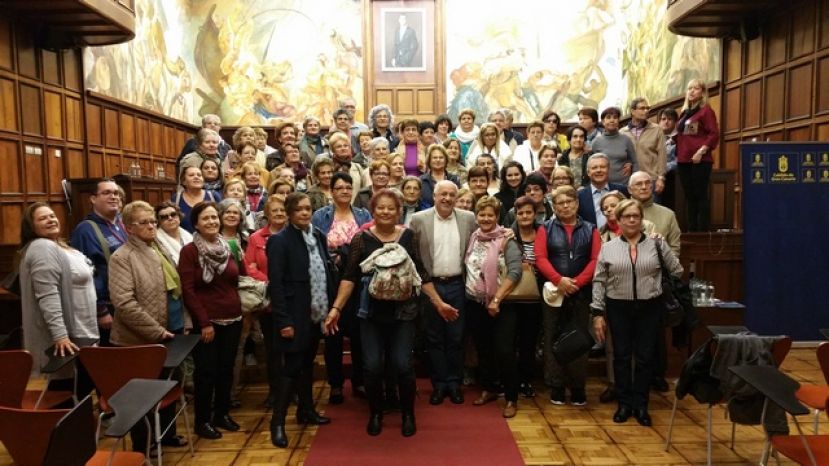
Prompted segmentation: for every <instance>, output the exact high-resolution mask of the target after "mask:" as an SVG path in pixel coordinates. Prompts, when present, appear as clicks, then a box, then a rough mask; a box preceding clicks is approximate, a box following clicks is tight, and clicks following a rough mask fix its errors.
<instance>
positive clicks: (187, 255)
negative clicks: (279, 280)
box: [178, 202, 245, 439]
mask: <svg viewBox="0 0 829 466" xmlns="http://www.w3.org/2000/svg"><path fill="white" fill-rule="evenodd" d="M190 215H191V222H192V223H193V225H194V226H195V230H196V232H195V233H194V234H193V242H192V243H190V244H188V245H186V246H184V247H183V248H182V249H181V256H180V258H179V264H178V273H179V276H180V277H181V287H182V292H183V295H184V305H185V306H186V307H187V310H188V311H190V315H191V316H192V318H193V329H194V331H199V332H201V337H202V338H201V341H200V342H199V344H198V345H197V346H196V349H195V350H194V351H193V359H194V362H195V366H196V370H195V373H194V376H193V383H194V385H195V403H194V404H195V414H196V434H198V435H199V436H200V437H202V438H206V439H218V438H221V437H222V434H221V432H219V431H218V430H216V428H217V427H218V428H220V429H224V430H229V431H238V430H239V428H240V427H239V424H237V423H236V422H235V421H234V420H233V418H231V417H230V415H229V410H230V389H231V384H232V383H233V364H234V359H235V357H236V348H237V347H238V345H239V335H240V333H241V330H242V303H241V301H240V300H239V293H238V291H237V288H238V286H239V275H244V274H245V267H244V263H241V264H237V262H236V261H235V260H231V258H232V256H231V254H230V248H229V247H228V245H227V241H225V240H224V239H222V236H221V234H220V232H221V219H220V217H219V209H218V208H217V207H216V204H215V203H213V202H200V203H198V204H196V205H195V206H194V207H193V211H192V212H191V213H190Z"/></svg>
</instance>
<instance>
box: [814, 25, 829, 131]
mask: <svg viewBox="0 0 829 466" xmlns="http://www.w3.org/2000/svg"><path fill="white" fill-rule="evenodd" d="M827 29H829V26H827ZM815 82H816V83H817V86H815V91H816V93H815V96H814V98H815V103H816V105H815V107H816V108H815V114H816V115H819V114H823V113H829V86H827V85H826V83H829V55H827V56H824V57H821V58H818V60H817V75H816V76H815Z"/></svg>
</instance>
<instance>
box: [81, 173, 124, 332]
mask: <svg viewBox="0 0 829 466" xmlns="http://www.w3.org/2000/svg"><path fill="white" fill-rule="evenodd" d="M89 200H90V202H91V203H92V212H90V213H89V215H87V216H86V218H85V219H84V220H83V221H81V222H80V223H78V225H77V226H76V227H75V230H74V231H73V232H72V237H71V239H70V243H71V245H72V247H73V248H75V249H77V250H78V251H81V252H82V253H84V255H85V256H86V257H88V258H89V260H91V261H92V264H93V265H94V266H95V293H96V294H97V297H98V299H97V304H98V330H99V332H100V334H101V340H100V345H101V346H109V333H110V329H111V328H112V315H113V314H114V312H115V309H114V308H113V306H112V302H111V301H110V299H109V273H108V270H109V269H108V265H109V258H110V256H111V255H112V253H114V252H115V251H116V250H117V249H118V248H119V247H121V245H122V244H124V243H126V242H127V231H126V229H125V228H124V223H123V222H122V221H121V218H120V210H121V198H120V195H119V188H118V185H117V184H115V182H114V181H112V180H111V179H108V178H105V179H102V180H100V181H99V182H98V184H97V186H96V188H95V194H93V195H92V196H90V197H89Z"/></svg>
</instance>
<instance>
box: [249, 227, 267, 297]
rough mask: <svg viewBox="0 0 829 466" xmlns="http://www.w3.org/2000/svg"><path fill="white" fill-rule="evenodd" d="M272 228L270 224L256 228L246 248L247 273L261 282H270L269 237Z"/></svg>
mask: <svg viewBox="0 0 829 466" xmlns="http://www.w3.org/2000/svg"><path fill="white" fill-rule="evenodd" d="M270 237H271V229H270V227H269V226H268V225H265V226H264V227H263V228H261V229H259V230H256V232H254V233H253V234H252V235H250V238H248V248H247V249H246V250H245V269H246V270H247V275H248V276H249V277H251V278H255V279H257V280H259V281H261V282H265V283H267V282H268V251H267V250H266V246H267V245H268V238H270Z"/></svg>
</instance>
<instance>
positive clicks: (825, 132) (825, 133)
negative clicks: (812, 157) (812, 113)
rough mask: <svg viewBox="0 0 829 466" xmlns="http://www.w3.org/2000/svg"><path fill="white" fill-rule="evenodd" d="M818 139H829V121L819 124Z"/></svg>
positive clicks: (816, 138)
mask: <svg viewBox="0 0 829 466" xmlns="http://www.w3.org/2000/svg"><path fill="white" fill-rule="evenodd" d="M815 132H816V133H817V136H816V137H815V140H816V141H829V121H827V122H825V123H820V124H818V125H817V131H815Z"/></svg>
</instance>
